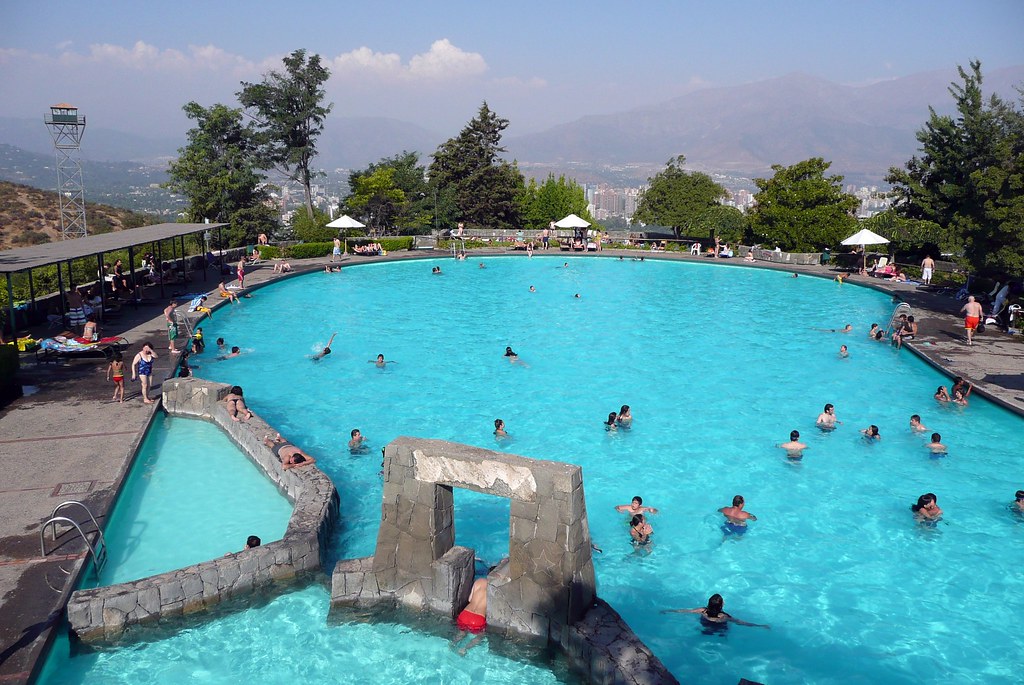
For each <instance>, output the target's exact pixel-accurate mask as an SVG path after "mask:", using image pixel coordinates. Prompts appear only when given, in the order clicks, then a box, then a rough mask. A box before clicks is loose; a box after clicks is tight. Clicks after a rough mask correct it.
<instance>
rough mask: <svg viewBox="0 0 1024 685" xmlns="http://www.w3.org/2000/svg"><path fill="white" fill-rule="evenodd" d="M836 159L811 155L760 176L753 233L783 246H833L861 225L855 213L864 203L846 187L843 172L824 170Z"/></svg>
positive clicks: (803, 248)
mask: <svg viewBox="0 0 1024 685" xmlns="http://www.w3.org/2000/svg"><path fill="white" fill-rule="evenodd" d="M831 165H832V163H831V162H826V161H825V160H824V159H822V158H821V157H812V158H811V159H808V160H804V161H803V162H797V163H796V164H794V165H793V166H788V167H784V166H782V165H780V164H773V165H772V170H773V171H774V172H775V175H774V176H772V177H771V178H755V179H754V183H756V184H757V187H758V188H759V191H758V193H757V194H756V195H755V196H754V199H755V200H756V202H757V204H756V206H755V207H754V211H753V212H752V213H751V215H750V225H751V231H752V233H753V235H754V238H755V239H756V240H757V241H758V242H763V243H765V244H768V245H778V246H779V247H781V248H782V249H783V250H789V251H796V252H813V251H817V250H822V249H824V248H826V247H834V246H836V245H838V244H839V243H840V242H841V241H842V240H843V239H844V238H846V237H848V236H849V235H850V234H852V233H853V232H854V231H856V230H857V219H856V218H855V217H854V215H853V213H854V212H855V211H856V209H857V207H858V206H859V204H860V203H859V202H858V200H857V198H855V197H853V196H852V195H848V194H846V193H844V192H843V191H842V183H843V177H842V176H825V172H826V171H827V170H828V168H829V167H830V166H831Z"/></svg>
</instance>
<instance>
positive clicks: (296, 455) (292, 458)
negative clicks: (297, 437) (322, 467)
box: [263, 433, 316, 471]
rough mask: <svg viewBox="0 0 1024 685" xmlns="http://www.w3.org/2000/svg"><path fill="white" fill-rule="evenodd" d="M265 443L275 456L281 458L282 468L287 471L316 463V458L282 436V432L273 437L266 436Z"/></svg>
mask: <svg viewBox="0 0 1024 685" xmlns="http://www.w3.org/2000/svg"><path fill="white" fill-rule="evenodd" d="M263 444H264V445H266V446H267V447H269V448H270V451H271V452H273V453H274V456H275V457H277V458H278V459H280V460H281V468H283V469H284V470H285V471H287V470H288V469H293V468H295V467H297V466H308V465H310V464H315V463H316V459H314V458H313V457H311V456H309V455H308V454H306V453H305V452H303V451H302V450H301V449H299V448H298V447H296V446H295V445H293V444H291V443H290V442H288V441H287V440H285V439H284V438H282V437H281V434H280V433H278V434H277V437H275V438H273V439H271V437H270V436H269V435H266V436H264V437H263Z"/></svg>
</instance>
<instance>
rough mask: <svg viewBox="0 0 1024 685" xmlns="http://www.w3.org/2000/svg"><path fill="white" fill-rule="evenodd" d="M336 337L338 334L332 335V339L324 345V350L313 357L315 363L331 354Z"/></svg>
mask: <svg viewBox="0 0 1024 685" xmlns="http://www.w3.org/2000/svg"><path fill="white" fill-rule="evenodd" d="M336 335H337V333H332V334H331V339H330V340H328V341H327V344H326V345H324V349H322V350H320V351H319V352H317V353H316V354H314V355H313V357H312V359H313V361H315V362H318V361H320V360H321V359H323V358H324V357H326V356H327V355H329V354H330V353H331V343H332V342H334V336H336Z"/></svg>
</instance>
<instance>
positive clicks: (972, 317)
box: [960, 295, 981, 345]
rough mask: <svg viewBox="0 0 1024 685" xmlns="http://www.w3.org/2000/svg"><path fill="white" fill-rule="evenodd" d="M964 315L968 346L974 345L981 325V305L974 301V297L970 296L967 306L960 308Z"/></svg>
mask: <svg viewBox="0 0 1024 685" xmlns="http://www.w3.org/2000/svg"><path fill="white" fill-rule="evenodd" d="M960 311H961V312H963V314H964V330H966V331H967V344H968V345H973V344H974V331H976V330H978V324H979V323H981V305H980V304H979V303H977V302H975V301H974V295H968V297H967V304H965V305H964V306H963V307H961V308H960Z"/></svg>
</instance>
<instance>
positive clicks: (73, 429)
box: [0, 249, 1024, 685]
mask: <svg viewBox="0 0 1024 685" xmlns="http://www.w3.org/2000/svg"><path fill="white" fill-rule="evenodd" d="M493 254H502V250H498V249H489V250H479V251H474V252H473V253H471V255H470V258H471V259H472V258H475V257H480V256H486V255H493ZM516 254H517V255H519V256H525V255H524V254H523V253H521V252H520V253H516ZM620 254H621V255H623V256H625V257H626V258H632V257H634V256H637V254H638V253H637V252H633V251H611V250H606V251H604V252H603V253H601V254H600V255H595V254H594V253H590V254H588V255H586V256H587V257H594V256H604V257H609V256H618V255H620ZM644 254H645V256H647V257H648V258H649V259H675V260H680V261H700V262H704V263H706V262H707V260H706V259H704V258H701V257H690V256H688V255H679V254H674V253H658V254H652V253H644ZM548 255H549V256H554V257H557V256H570V255H568V253H558V252H556V251H549V252H548ZM444 256H446V253H444V252H435V251H419V252H402V253H395V254H390V255H388V256H387V257H386V258H384V259H387V260H403V259H415V258H424V257H444ZM571 256H580V255H579V253H576V254H573V255H571ZM378 260H379V259H377V258H361V257H348V258H346V259H345V261H344V262H343V264H344V265H346V266H347V265H351V264H357V263H360V262H369V261H378ZM326 262H327V259H315V260H291V263H292V266H293V267H295V270H296V271H295V273H306V272H309V271H316V270H322V269H323V267H324V264H325V263H326ZM722 263H723V264H727V265H729V266H737V267H738V266H751V265H749V264H747V263H745V262H742V261H740V260H735V259H734V260H725V261H723V262H722ZM754 266H759V267H762V268H770V269H780V270H783V271H789V272H792V271H797V272H799V273H800V274H801V275H804V276H822V277H826V278H831V277H832V272H830V271H828V270H827V269H825V268H823V267H780V266H778V265H773V264H765V263H760V262H759V263H756V264H754ZM279 278H281V276H279V275H276V274H273V273H272V272H271V263H269V262H268V263H265V264H264V265H261V266H259V267H257V268H255V269H254V270H253V271H251V272H250V273H249V274H247V275H246V281H247V283H249V284H250V286H256V287H259V286H260V285H262V284H265V283H267V282H269V281H271V280H275V279H279ZM216 282H217V278H216V277H213V276H211V277H210V280H209V281H207V282H206V283H205V284H204V283H203V282H194V283H192V284H191V285H190V286H188V287H189V289H190V290H194V291H199V290H204V289H209V288H213V287H215V286H216ZM853 283H860V284H865V285H869V286H872V287H875V288H878V289H881V290H883V291H888V292H893V293H894V294H897V295H898V296H899V297H900V298H901V299H903V300H905V301H907V302H908V303H910V304H911V306H912V307H913V308H914V314H915V316H916V318H917V320H918V322H919V324H920V332H921V334H920V335H919V336H918V339H917V341H915V343H914V351H916V352H918V353H919V354H921V355H922V356H923V357H925V358H926V359H928V360H929V361H931V362H932V363H934V364H937V365H939V366H941V367H943V368H945V369H948V370H949V372H950V373H952V374H957V375H962V376H964V377H965V378H968V379H969V380H971V381H972V382H974V383H975V385H976V388H977V390H976V391H980V392H982V393H984V394H986V395H988V396H989V397H991V398H992V399H994V400H995V401H997V402H999V403H1001V404H1004V405H1005V406H1007V407H1010V408H1012V409H1014V410H1015V411H1017V412H1019V413H1021V414H1022V415H1024V339H1022V336H1016V337H1010V336H1007V335H1005V334H1003V333H1000V332H998V331H996V330H995V329H991V328H990V329H989V330H988V331H987V332H986V333H985V334H983V335H981V336H978V337H976V342H975V345H974V346H973V347H968V346H967V345H966V343H964V342H963V333H964V331H963V328H962V319H961V318H960V317H959V316H957V311H958V310H959V308H960V303H959V302H956V301H955V300H953V298H950V297H940V296H937V295H932V294H927V293H921V292H918V291H917V290H916V288H914V287H913V286H908V285H905V284H897V283H890V282H886V281H879V280H877V279H871V278H868V277H854V278H853V279H851V281H850V284H853ZM837 287H838V286H837ZM842 287H851V285H844V286H842ZM257 297H258V295H257ZM211 299H212V300H219V298H217V297H214V298H211ZM163 306H164V303H163V302H157V303H153V304H150V305H148V306H142V307H140V308H139V309H138V310H133V309H131V308H130V307H129V308H126V309H125V313H124V314H123V315H122V318H121V320H120V321H119V322H118V324H110V325H108V326H107V327H106V328H105V333H106V334H108V335H110V334H120V335H124V336H125V337H127V338H128V339H129V340H130V341H131V342H132V346H131V348H130V350H129V351H128V352H127V353H126V362H130V361H131V359H132V357H133V356H134V354H135V352H136V351H137V350H138V348H139V345H140V343H141V342H142V341H145V340H150V341H152V342H153V343H154V344H155V346H156V349H157V352H158V354H159V355H160V359H159V360H158V363H157V365H156V372H155V375H154V378H164V377H166V376H167V375H168V374H169V373H170V370H171V364H172V363H173V361H174V360H173V359H172V356H171V355H169V354H167V342H166V340H167V338H166V332H165V327H164V320H163V316H162V310H163ZM243 306H244V304H243ZM880 323H884V322H880ZM863 324H864V322H856V324H855V325H857V326H858V327H859V326H861V325H863ZM908 353H909V352H908ZM105 373H106V365H105V364H104V363H102V362H98V361H91V362H86V361H77V362H74V363H72V364H70V365H58V366H54V365H43V366H37V365H35V364H34V363H32V362H31V361H28V360H27V359H26V360H25V363H24V365H23V367H22V370H21V377H22V379H23V382H24V384H26V385H30V386H33V387H34V388H36V390H35V391H34V392H33V393H32V394H30V395H27V396H26V397H24V398H22V399H20V400H17V401H15V402H13V403H11V404H10V405H9V406H8V407H6V408H5V409H4V410H3V411H0V455H2V456H0V469H2V474H3V477H2V478H0V685H2V684H3V683H24V682H27V681H28V680H29V678H30V677H31V674H32V671H33V669H34V668H35V666H36V662H37V660H38V659H39V656H40V655H41V653H42V652H43V650H44V647H45V645H46V643H47V641H48V639H49V638H50V632H51V631H50V628H51V626H52V625H53V623H54V621H55V620H56V619H58V618H59V617H60V615H61V612H62V611H63V607H64V604H65V603H66V601H67V596H68V595H69V594H70V592H71V590H72V588H73V584H74V580H75V578H77V575H78V573H79V572H80V570H81V568H82V567H83V564H84V560H85V555H86V553H87V552H86V550H85V547H84V545H83V544H82V541H81V539H80V538H77V539H76V538H73V537H72V536H71V535H68V534H66V533H65V534H62V535H61V536H60V537H59V538H58V540H57V542H56V543H53V542H51V541H49V539H48V542H47V551H48V552H50V553H49V554H48V555H47V556H46V557H43V556H41V554H40V548H39V529H40V525H41V523H42V522H43V521H45V520H46V519H47V518H49V516H50V514H51V512H52V510H53V508H54V507H55V506H56V505H57V504H59V503H61V502H63V501H65V500H69V499H74V500H80V501H82V502H85V503H86V505H87V506H88V507H89V508H90V509H92V511H93V512H94V513H95V514H96V516H97V518H98V519H99V521H100V524H101V525H103V523H104V522H105V520H106V518H107V516H108V513H109V510H110V507H111V505H112V504H113V501H114V498H115V495H116V493H117V491H118V488H119V487H120V484H121V481H122V479H123V478H124V476H125V475H126V473H127V471H128V468H129V466H130V465H131V461H132V457H133V455H134V453H135V450H136V447H137V446H138V443H139V442H140V441H141V439H142V436H143V434H144V432H145V429H146V428H147V427H148V426H149V423H150V421H151V420H152V418H153V416H154V415H155V412H156V405H145V404H143V403H142V402H141V401H140V398H139V390H138V384H132V383H130V382H129V383H127V387H126V400H127V401H126V403H125V404H123V405H121V404H117V403H113V402H111V401H110V395H111V392H112V390H111V386H110V384H109V383H107V382H106V381H105ZM128 377H129V378H130V374H129V376H128ZM156 392H157V393H158V392H159V387H157V388H156ZM47 537H48V538H49V536H47Z"/></svg>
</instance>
